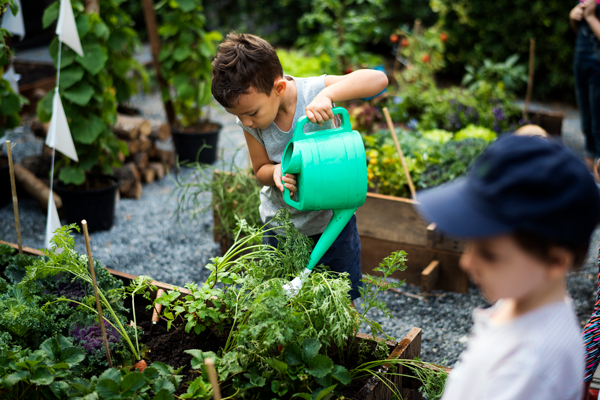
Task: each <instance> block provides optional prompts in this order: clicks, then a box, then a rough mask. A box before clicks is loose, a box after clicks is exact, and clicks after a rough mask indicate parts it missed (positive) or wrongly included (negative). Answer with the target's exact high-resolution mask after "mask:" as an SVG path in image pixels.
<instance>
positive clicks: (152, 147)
mask: <svg viewBox="0 0 600 400" xmlns="http://www.w3.org/2000/svg"><path fill="white" fill-rule="evenodd" d="M156 150H157V149H156V142H155V141H154V140H151V141H150V149H148V154H149V155H150V159H154V158H156V157H157V153H156Z"/></svg>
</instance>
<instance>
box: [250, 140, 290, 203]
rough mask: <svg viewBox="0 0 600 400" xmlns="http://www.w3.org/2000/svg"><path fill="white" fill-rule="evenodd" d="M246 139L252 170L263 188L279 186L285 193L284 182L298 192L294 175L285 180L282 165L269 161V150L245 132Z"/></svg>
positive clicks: (286, 177) (288, 175) (287, 186)
mask: <svg viewBox="0 0 600 400" xmlns="http://www.w3.org/2000/svg"><path fill="white" fill-rule="evenodd" d="M244 136H245V138H246V144H247V145H248V152H249V153H250V160H251V161H252V169H253V170H254V175H256V178H257V179H258V181H259V182H260V184H261V185H263V186H277V188H278V189H279V190H281V191H282V192H283V189H284V187H283V183H281V181H282V180H283V181H284V182H285V187H286V188H288V189H290V191H291V192H292V196H293V192H296V191H297V190H298V189H297V188H296V179H295V176H294V175H291V174H286V175H285V176H284V177H283V178H282V177H281V164H273V163H272V162H271V160H270V159H269V155H268V154H267V150H266V149H265V148H264V146H263V145H262V144H260V142H259V141H258V140H256V138H255V137H254V136H252V135H251V134H249V133H248V132H246V131H244Z"/></svg>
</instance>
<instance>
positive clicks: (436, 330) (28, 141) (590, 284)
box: [0, 93, 600, 366]
mask: <svg viewBox="0 0 600 400" xmlns="http://www.w3.org/2000/svg"><path fill="white" fill-rule="evenodd" d="M132 104H133V105H134V106H135V107H138V108H140V110H141V111H142V115H143V116H144V117H148V118H150V117H152V118H162V119H164V112H163V109H162V104H161V102H160V96H159V95H158V94H157V93H153V94H149V95H140V96H137V97H135V98H134V99H133V100H132ZM532 108H545V109H551V110H557V109H560V110H563V111H565V120H564V122H563V142H564V143H565V144H566V145H568V146H569V147H571V148H573V149H574V150H575V151H576V152H577V154H578V155H579V156H580V157H581V156H582V151H583V136H582V135H581V132H580V131H579V121H578V114H577V110H576V109H574V108H572V107H568V106H565V105H556V104H543V105H542V104H535V103H534V104H533V105H532ZM211 119H213V120H217V121H219V122H221V123H222V124H223V130H222V134H221V139H220V142H219V147H220V149H221V150H222V155H221V159H220V160H218V161H217V163H216V166H217V167H218V168H226V164H228V163H230V162H231V161H232V158H233V157H234V156H235V160H233V162H234V163H235V164H236V165H239V166H246V165H247V162H248V160H247V153H246V151H245V150H242V151H237V152H236V150H237V149H239V148H240V147H241V146H244V144H245V142H244V137H243V134H242V132H241V130H240V129H239V128H238V127H237V126H236V125H235V123H234V119H233V117H231V116H230V115H228V114H226V113H225V112H224V111H223V110H221V109H217V108H214V109H212V110H211ZM8 138H9V139H10V140H11V141H12V142H13V143H15V144H16V146H15V147H14V149H13V154H14V157H15V159H16V160H17V161H18V160H20V159H21V158H22V157H24V156H27V155H32V154H37V153H39V152H40V150H41V146H42V142H41V140H40V139H38V138H36V137H35V136H33V134H32V133H31V131H30V129H29V128H28V126H25V127H20V128H18V129H15V130H14V131H12V132H10V133H9V136H8ZM173 172H174V171H173ZM180 173H182V174H184V176H185V174H189V173H190V171H189V170H182V172H180ZM174 186H175V181H174V176H173V175H168V176H167V177H165V178H164V179H163V180H162V181H157V182H154V183H152V184H146V185H144V189H143V194H142V198H141V199H140V200H131V199H121V200H120V201H119V203H118V204H117V209H116V218H115V221H116V222H115V226H114V227H113V228H112V229H111V230H110V231H106V232H96V233H93V234H92V235H91V241H92V252H93V254H94V256H95V257H96V258H98V259H99V260H100V261H102V262H103V263H104V264H105V265H106V266H109V267H111V268H114V269H117V270H120V271H123V272H128V273H132V274H136V275H141V274H143V275H149V276H152V277H153V278H154V279H156V280H159V281H163V282H167V283H172V284H176V285H183V284H185V283H186V282H192V281H196V282H201V281H203V279H205V278H206V277H207V276H208V270H206V269H204V268H203V266H204V265H205V264H206V263H207V262H208V261H209V259H210V258H211V257H214V256H216V255H218V251H219V248H218V245H217V244H216V243H214V242H213V239H212V215H211V213H207V214H205V215H203V216H201V217H199V218H198V219H196V220H194V221H185V222H183V223H181V224H180V223H178V222H177V221H176V220H175V218H174V212H175V209H176V207H177V204H176V201H175V199H174V198H173V197H171V193H172V191H173V188H174ZM207 196H208V195H207ZM205 200H206V201H207V202H208V201H209V200H210V199H209V197H205ZM19 213H20V222H21V229H22V232H23V244H24V245H26V246H30V247H34V248H39V247H41V246H42V245H43V243H44V235H45V224H46V210H42V209H41V208H40V207H39V206H38V205H37V203H36V202H35V201H34V200H32V199H31V198H26V197H21V198H20V199H19ZM0 239H2V240H6V241H9V242H13V243H16V240H17V239H16V234H15V229H14V217H13V210H12V205H7V206H5V207H3V208H0ZM76 243H77V248H78V250H79V251H80V252H85V247H84V244H83V238H82V236H81V235H77V236H76ZM598 243H600V232H598V231H597V232H596V233H595V235H594V239H593V241H592V248H591V249H590V253H589V258H588V262H587V263H586V265H585V266H584V267H583V268H582V270H581V271H580V272H578V273H573V274H571V275H570V277H569V283H568V285H569V293H570V294H571V296H572V297H573V299H574V303H575V306H576V309H577V313H578V317H579V320H580V321H581V322H582V323H584V322H585V321H586V319H587V318H588V316H589V315H590V313H591V310H592V307H593V304H594V301H595V286H596V275H597V267H596V263H595V260H596V254H597V250H596V249H597V247H598ZM409 256H410V255H409ZM402 290H403V291H404V292H406V293H411V294H414V295H418V294H419V288H418V287H414V286H410V285H405V286H404V287H403V288H402ZM433 294H434V295H433V296H427V297H422V296H421V297H420V298H414V297H409V296H406V295H402V294H396V293H392V292H389V293H382V294H381V295H380V296H381V299H383V300H385V301H386V303H387V304H388V306H389V307H390V309H391V310H392V313H393V315H394V319H393V320H389V319H387V318H384V317H383V316H382V315H381V313H380V312H378V311H374V312H372V313H371V315H370V316H371V317H373V318H375V319H377V320H378V321H380V322H381V323H382V325H383V327H384V330H385V331H386V332H387V333H388V334H389V335H390V336H394V337H396V338H402V337H403V336H404V335H405V334H406V333H407V332H408V331H409V330H410V328H411V327H413V326H416V327H420V328H422V329H423V350H422V359H424V360H426V361H431V362H436V363H442V362H445V364H446V365H448V366H453V365H454V363H455V362H456V360H457V358H458V355H459V354H460V352H461V351H462V350H463V349H464V346H465V343H466V341H467V338H468V335H469V331H470V329H471V326H472V320H471V313H472V310H473V308H474V307H486V306H488V303H487V302H486V300H485V299H484V298H483V297H482V296H481V294H480V292H479V290H478V289H476V288H474V287H471V288H470V289H469V291H468V293H466V294H457V293H444V292H434V293H433ZM357 306H358V307H359V309H360V307H361V304H360V301H358V302H357Z"/></svg>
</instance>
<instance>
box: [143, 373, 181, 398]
mask: <svg viewBox="0 0 600 400" xmlns="http://www.w3.org/2000/svg"><path fill="white" fill-rule="evenodd" d="M144 372H145V370H144ZM161 390H165V391H167V392H168V393H173V392H174V391H175V385H173V384H172V383H171V382H169V381H167V380H166V379H157V380H155V381H154V383H153V384H152V391H154V393H158V392H160V391H161Z"/></svg>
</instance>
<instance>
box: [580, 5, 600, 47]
mask: <svg viewBox="0 0 600 400" xmlns="http://www.w3.org/2000/svg"><path fill="white" fill-rule="evenodd" d="M583 4H584V8H583V18H585V20H586V21H587V23H588V25H589V26H590V29H591V30H592V32H594V35H596V38H598V40H600V21H598V18H596V0H586V1H585V3H583Z"/></svg>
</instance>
